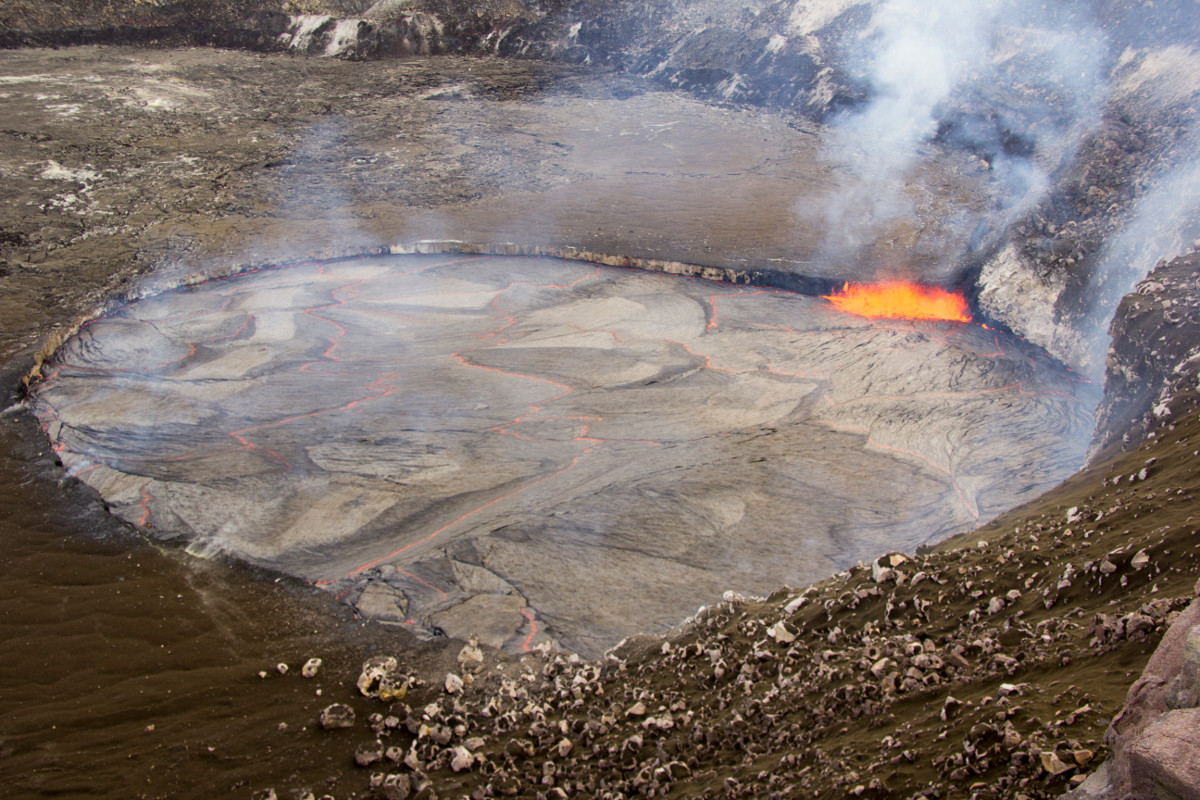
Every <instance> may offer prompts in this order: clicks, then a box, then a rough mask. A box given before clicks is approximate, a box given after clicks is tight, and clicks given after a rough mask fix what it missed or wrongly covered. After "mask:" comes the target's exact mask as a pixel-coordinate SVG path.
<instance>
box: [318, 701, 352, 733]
mask: <svg viewBox="0 0 1200 800" xmlns="http://www.w3.org/2000/svg"><path fill="white" fill-rule="evenodd" d="M321 727H322V728H324V729H326V730H337V729H338V728H352V727H354V709H353V708H351V707H350V706H348V705H346V704H345V703H334V704H332V705H328V706H326V707H325V708H324V709H322V710H321Z"/></svg>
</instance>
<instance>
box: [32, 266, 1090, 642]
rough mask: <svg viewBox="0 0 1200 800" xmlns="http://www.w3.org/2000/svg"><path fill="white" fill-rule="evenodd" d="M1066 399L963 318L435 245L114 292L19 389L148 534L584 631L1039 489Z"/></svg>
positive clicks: (1069, 412)
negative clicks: (846, 309) (928, 317)
mask: <svg viewBox="0 0 1200 800" xmlns="http://www.w3.org/2000/svg"><path fill="white" fill-rule="evenodd" d="M1094 394H1095V392H1094V390H1093V389H1092V388H1091V387H1090V386H1088V385H1087V384H1086V383H1083V382H1080V381H1079V380H1078V379H1077V378H1076V377H1075V376H1073V375H1072V374H1071V373H1070V372H1069V371H1067V370H1065V369H1063V368H1062V367H1061V366H1059V365H1058V364H1057V363H1056V362H1054V361H1053V360H1051V359H1049V358H1048V357H1047V356H1045V354H1044V353H1042V352H1041V351H1039V350H1037V349H1036V348H1033V347H1031V346H1029V345H1026V344H1024V343H1022V342H1020V341H1018V340H1016V339H1014V338H1012V337H1007V336H1004V335H1002V334H998V333H996V332H994V331H989V330H987V329H985V328H984V327H982V326H979V325H974V324H964V323H946V322H911V321H874V320H868V319H863V318H859V317H854V316H850V315H846V314H843V313H840V312H837V311H836V310H834V309H833V308H832V307H830V306H829V305H828V304H826V303H825V302H824V301H822V300H820V299H817V298H811V297H805V296H801V295H796V294H792V293H788V292H783V291H780V290H777V289H767V288H756V287H744V286H735V285H731V284H720V283H713V282H711V281H706V280H698V279H682V278H680V277H677V276H670V275H662V274H654V273H650V272H642V271H628V270H614V269H609V268H607V267H603V266H599V265H596V264H588V263H582V262H578V261H560V260H552V259H546V258H525V257H513V258H500V257H495V256H483V255H469V254H464V253H457V254H442V255H411V256H396V257H386V258H385V257H378V258H364V259H358V260H340V261H331V262H317V263H309V264H300V265H292V266H288V267H283V268H279V269H271V270H262V271H258V272H255V273H253V274H245V275H239V276H234V277H229V278H224V279H217V280H211V281H208V282H206V283H204V284H202V285H196V286H189V287H185V288H181V289H178V290H173V291H168V292H163V293H160V294H157V295H154V296H150V297H146V298H144V299H142V300H139V301H136V302H132V303H129V304H127V305H124V306H122V307H119V308H116V309H113V310H111V311H110V312H109V313H107V314H105V315H103V316H101V317H98V318H96V319H94V320H92V321H91V322H89V323H87V324H86V325H85V326H83V327H82V328H81V329H80V330H79V331H78V333H76V334H75V335H74V336H73V337H72V338H71V339H70V340H69V341H68V342H67V343H66V345H65V346H64V347H63V348H62V349H61V350H60V352H59V353H58V354H57V355H56V356H55V357H54V359H53V360H52V361H51V362H50V364H49V365H48V368H47V371H46V378H45V381H44V382H43V383H42V384H40V385H39V386H38V387H37V390H36V395H35V407H36V410H37V413H38V416H39V418H40V419H41V421H42V424H43V426H44V427H45V429H46V432H47V434H48V435H49V437H50V439H51V440H52V442H53V444H54V447H55V450H56V451H57V452H58V454H59V456H60V458H62V460H63V463H64V464H65V465H66V466H67V468H68V469H69V471H70V473H71V474H72V475H75V476H76V477H78V478H79V479H80V480H83V481H85V482H87V483H88V484H90V485H92V486H93V487H95V488H96V489H97V490H98V491H99V492H100V494H101V495H103V496H104V498H105V500H106V501H107V502H108V503H109V505H110V506H111V507H112V509H113V510H114V512H115V513H117V514H118V515H119V516H121V517H122V518H124V519H125V520H127V521H129V522H130V523H132V524H134V525H136V526H138V527H139V528H141V529H143V530H145V531H146V532H147V533H149V534H151V535H153V536H156V537H160V538H176V537H182V538H183V539H184V540H186V541H187V542H188V543H189V549H190V550H191V551H192V552H196V553H217V552H227V553H231V554H233V555H235V556H237V557H239V558H243V559H246V560H249V561H251V562H254V563H257V564H261V565H264V566H268V567H270V568H273V569H278V570H280V571H283V572H286V573H289V574H293V575H297V576H300V577H303V578H305V579H307V580H309V581H312V582H314V583H317V584H321V585H324V586H328V587H330V588H331V589H333V590H334V591H335V592H336V593H337V594H338V596H339V597H340V598H342V599H343V600H345V601H346V602H348V603H351V604H352V605H353V606H354V607H355V608H356V609H357V610H358V611H359V613H361V614H363V615H364V616H368V617H371V618H374V619H377V620H379V621H381V622H383V623H388V624H396V625H403V626H405V627H406V628H407V629H410V630H415V631H417V632H421V631H424V632H427V633H445V634H448V635H452V636H459V637H466V636H469V635H471V634H477V635H478V636H479V637H480V639H481V640H482V641H483V642H484V643H486V644H491V645H493V646H497V647H506V648H509V649H514V650H521V649H529V648H531V647H533V646H534V645H536V644H538V643H539V642H542V641H546V640H547V639H554V640H555V641H556V642H557V643H559V644H560V645H561V646H565V647H568V648H571V649H574V650H576V651H579V652H582V653H585V654H597V653H600V652H603V650H605V649H607V648H608V647H611V646H612V645H613V644H615V643H616V642H617V641H619V640H621V639H622V638H624V637H626V636H628V635H630V634H632V633H635V632H643V631H648V630H664V629H666V628H668V627H670V626H671V625H673V624H675V623H677V622H678V621H679V620H680V619H682V618H683V617H685V616H686V615H687V614H689V613H690V612H692V611H693V610H694V609H695V608H696V607H697V606H698V605H700V604H702V603H704V602H706V601H708V600H710V599H711V598H712V597H714V596H720V594H721V593H722V592H723V591H725V590H727V589H734V590H738V591H744V592H756V591H762V590H763V589H765V588H767V587H774V586H777V585H780V584H784V583H791V584H798V583H806V582H810V581H812V580H816V579H818V578H819V577H820V576H822V575H826V574H828V573H829V572H830V571H831V570H833V569H836V568H839V567H841V566H845V565H848V564H853V563H854V562H855V561H857V560H859V559H860V558H868V559H869V558H873V557H874V556H875V555H877V554H878V553H879V552H882V551H883V550H886V549H889V548H896V547H915V546H916V545H918V544H920V543H922V542H926V541H930V540H933V539H936V538H940V537H943V536H945V535H947V534H950V533H953V532H955V531H960V530H964V529H968V528H970V527H974V526H975V525H978V524H979V523H980V522H982V521H986V520H987V519H989V518H990V517H992V516H994V515H995V514H996V513H999V512H1000V511H1001V510H1003V509H1006V508H1009V507H1011V506H1013V505H1015V504H1017V503H1019V502H1021V501H1022V500H1024V499H1028V498H1031V497H1033V496H1035V495H1036V494H1038V493H1039V492H1041V491H1043V490H1044V489H1045V488H1048V487H1049V486H1051V485H1053V484H1055V483H1057V482H1058V481H1060V480H1061V479H1062V478H1064V477H1065V476H1066V475H1068V474H1070V472H1071V471H1072V470H1073V469H1075V468H1076V467H1077V466H1078V464H1079V461H1080V458H1081V456H1082V452H1083V447H1084V446H1085V444H1086V437H1087V435H1088V432H1089V430H1090V423H1091V411H1092V409H1093V408H1094V403H1095V398H1094Z"/></svg>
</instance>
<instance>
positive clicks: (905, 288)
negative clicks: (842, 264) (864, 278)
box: [825, 281, 971, 322]
mask: <svg viewBox="0 0 1200 800" xmlns="http://www.w3.org/2000/svg"><path fill="white" fill-rule="evenodd" d="M825 299H826V300H828V301H829V302H831V303H833V305H834V306H835V307H836V308H837V309H839V310H840V311H846V312H848V313H851V314H857V315H858V316H860V317H887V318H889V319H945V320H953V321H955V322H970V321H971V315H970V314H969V313H967V300H966V298H965V297H963V296H962V295H961V294H957V293H955V292H948V291H946V290H945V289H939V288H938V287H936V286H922V285H920V284H918V283H906V282H904V281H889V282H886V283H847V284H844V285H843V286H842V290H841V291H840V292H835V293H834V294H832V295H827V296H825Z"/></svg>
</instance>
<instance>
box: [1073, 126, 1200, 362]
mask: <svg viewBox="0 0 1200 800" xmlns="http://www.w3.org/2000/svg"><path fill="white" fill-rule="evenodd" d="M1188 138H1189V139H1190V141H1188V142H1187V143H1186V145H1185V146H1182V147H1180V148H1178V149H1179V150H1180V151H1181V152H1182V153H1183V155H1182V156H1180V157H1179V158H1178V159H1177V161H1176V164H1177V166H1176V168H1175V169H1173V170H1171V171H1169V172H1167V173H1166V174H1165V175H1163V176H1162V177H1161V178H1160V179H1159V180H1157V181H1155V182H1154V184H1153V186H1152V188H1151V190H1150V191H1149V192H1148V193H1147V194H1146V195H1145V196H1144V197H1143V198H1142V199H1141V200H1140V201H1139V202H1138V204H1137V207H1136V210H1135V212H1134V215H1133V218H1132V219H1131V220H1130V222H1129V223H1128V224H1127V225H1126V226H1125V227H1124V229H1123V230H1122V231H1121V233H1120V235H1118V236H1117V237H1115V238H1114V239H1112V240H1110V241H1109V242H1108V244H1107V245H1106V247H1105V249H1104V253H1103V255H1102V256H1101V258H1100V261H1099V262H1098V264H1097V265H1096V268H1095V270H1094V271H1093V272H1092V290H1093V298H1092V301H1091V306H1090V309H1089V320H1090V325H1089V326H1087V327H1088V330H1087V331H1086V335H1087V337H1088V339H1089V347H1088V349H1089V351H1091V352H1093V353H1098V354H1103V353H1104V352H1105V351H1106V350H1107V348H1108V343H1109V337H1108V325H1109V321H1110V320H1111V318H1112V315H1113V312H1114V311H1115V310H1116V307H1117V305H1118V304H1119V303H1120V302H1121V298H1122V297H1123V296H1124V295H1125V294H1127V293H1128V292H1130V291H1131V290H1132V289H1133V288H1134V286H1135V285H1136V284H1137V282H1138V281H1140V280H1142V279H1143V278H1144V277H1145V276H1146V275H1147V274H1148V273H1149V272H1150V271H1151V270H1152V269H1153V268H1154V265H1155V263H1156V262H1157V261H1158V260H1160V259H1165V260H1168V261H1169V260H1171V259H1173V258H1175V257H1176V256H1178V255H1181V254H1182V253H1184V252H1186V251H1187V250H1189V249H1191V248H1192V246H1193V244H1194V243H1195V242H1196V241H1197V237H1200V161H1197V158H1200V131H1197V130H1195V129H1193V130H1192V131H1191V132H1190V134H1189V137H1188Z"/></svg>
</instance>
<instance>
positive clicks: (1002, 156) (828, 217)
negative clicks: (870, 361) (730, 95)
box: [802, 0, 1107, 272]
mask: <svg viewBox="0 0 1200 800" xmlns="http://www.w3.org/2000/svg"><path fill="white" fill-rule="evenodd" d="M1106 52H1107V49H1106V41H1105V38H1104V36H1103V35H1102V34H1101V33H1100V32H1099V30H1098V28H1097V27H1096V26H1095V24H1094V23H1093V22H1092V21H1091V20H1090V19H1088V18H1086V17H1080V16H1079V15H1077V14H1074V13H1070V12H1066V11H1063V10H1061V9H1047V8H1045V7H1043V6H1042V5H1041V4H1037V3H1033V2H1026V1H1025V0H1017V1H1016V2H1013V1H1012V0H982V1H981V2H973V3H961V2H956V1H955V0H885V2H883V3H882V4H881V5H880V6H879V7H878V8H877V10H876V11H875V14H874V17H873V19H872V21H871V24H870V27H869V29H868V31H867V32H866V33H865V35H864V36H862V37H861V39H860V40H859V41H858V42H856V43H855V44H854V45H852V46H851V47H849V48H847V52H846V55H847V57H848V58H849V68H848V70H847V71H848V72H849V74H850V75H852V76H853V77H855V78H856V79H857V80H859V81H861V82H862V83H863V84H865V86H866V87H867V89H868V92H869V97H870V99H869V100H868V102H867V103H866V104H864V105H862V106H858V107H855V108H852V109H850V110H848V111H846V112H844V113H842V114H841V115H840V116H838V117H837V118H835V119H834V120H833V121H832V130H831V143H830V145H829V148H828V152H827V156H828V157H829V158H830V159H831V160H833V161H835V162H838V163H839V164H841V165H843V166H842V169H844V170H846V171H848V173H849V175H848V180H847V181H846V187H845V188H844V189H841V190H840V191H839V192H838V193H837V194H836V195H835V197H834V198H833V199H832V201H831V202H829V203H828V204H826V205H825V206H824V207H823V208H822V209H820V210H819V214H820V219H819V222H820V223H821V224H822V225H823V226H824V228H825V230H826V231H827V232H828V235H827V238H826V241H825V242H824V248H823V255H824V258H825V259H826V260H829V261H849V262H851V263H852V264H853V262H856V261H863V260H865V258H866V257H867V256H868V255H869V254H868V253H867V252H866V250H867V249H868V248H870V247H872V246H873V245H875V244H876V243H877V242H879V241H880V240H881V239H884V238H886V237H888V236H894V229H895V227H896V226H897V225H899V224H901V223H903V222H904V221H906V220H912V219H914V218H917V217H919V216H920V213H919V212H921V211H922V208H921V204H923V203H929V202H931V198H932V197H933V196H934V195H935V194H936V188H937V187H935V186H932V185H930V184H928V183H927V177H926V174H927V173H926V172H925V171H924V170H923V168H924V167H927V166H928V165H929V164H931V163H932V161H933V160H934V159H935V158H937V157H938V156H939V152H938V148H937V147H936V146H935V145H936V144H944V145H948V146H949V147H951V148H952V149H955V150H959V151H967V152H968V153H970V154H971V155H972V156H973V157H974V159H975V161H974V163H975V164H976V165H977V168H978V169H979V170H980V171H982V172H983V173H985V174H986V177H987V182H988V186H989V191H990V194H991V197H992V205H991V207H990V208H987V209H984V210H982V211H980V212H977V213H975V216H976V217H977V218H976V219H967V220H964V221H963V222H962V224H963V225H964V226H966V227H968V228H974V229H976V231H977V233H976V235H975V236H974V237H973V241H972V246H975V247H978V246H980V245H981V244H982V243H983V241H982V240H983V238H984V235H985V234H986V233H987V232H988V231H998V230H1000V229H1002V228H1003V226H1004V225H1005V224H1006V223H1007V222H1009V221H1011V220H1012V219H1013V218H1015V216H1016V215H1017V214H1019V213H1020V212H1021V211H1023V210H1025V209H1028V208H1029V207H1030V206H1031V205H1032V204H1033V203H1035V202H1036V201H1037V200H1038V199H1039V198H1040V197H1041V196H1042V195H1043V194H1044V192H1045V191H1046V188H1047V187H1048V186H1049V185H1050V174H1051V172H1052V171H1053V170H1054V169H1056V168H1057V167H1058V166H1059V165H1060V164H1062V163H1063V162H1064V161H1065V160H1066V159H1068V158H1069V157H1070V155H1071V154H1072V153H1073V152H1074V149H1075V147H1076V146H1077V145H1078V143H1079V142H1080V141H1081V140H1082V138H1083V136H1084V135H1085V134H1086V133H1087V131H1088V130H1090V129H1091V128H1092V127H1093V126H1094V125H1095V124H1096V122H1097V121H1098V118H1099V112H1100V108H1101V106H1102V102H1103V98H1104V96H1105V94H1106V87H1105V81H1104V79H1103V71H1102V66H1103V59H1104V56H1105V54H1106ZM802 213H805V212H803V211H802ZM807 213H808V214H809V215H811V212H807ZM941 213H942V214H943V215H949V216H953V215H955V214H969V213H971V212H967V211H965V210H963V209H957V210H956V209H942V211H941ZM961 255H962V254H961V253H958V254H955V255H954V256H953V257H954V258H957V257H960V256H961ZM923 271H926V272H927V271H928V266H927V267H926V268H925V269H924V270H923Z"/></svg>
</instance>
